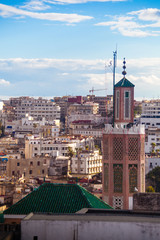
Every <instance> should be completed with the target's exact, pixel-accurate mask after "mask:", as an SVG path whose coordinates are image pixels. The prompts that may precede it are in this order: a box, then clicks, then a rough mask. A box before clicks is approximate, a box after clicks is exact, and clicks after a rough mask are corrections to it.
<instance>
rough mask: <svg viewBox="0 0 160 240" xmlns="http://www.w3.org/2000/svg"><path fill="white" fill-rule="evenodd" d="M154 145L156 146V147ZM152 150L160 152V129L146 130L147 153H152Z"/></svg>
mask: <svg viewBox="0 0 160 240" xmlns="http://www.w3.org/2000/svg"><path fill="white" fill-rule="evenodd" d="M152 143H154V144H155V146H154V147H152ZM152 150H154V151H155V152H156V151H159V152H160V129H159V128H156V127H152V128H151V127H149V128H148V129H147V130H146V139H145V153H151V152H152Z"/></svg>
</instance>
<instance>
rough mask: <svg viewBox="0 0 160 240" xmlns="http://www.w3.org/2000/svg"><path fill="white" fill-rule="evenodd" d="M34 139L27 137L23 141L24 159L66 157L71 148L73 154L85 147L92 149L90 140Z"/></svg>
mask: <svg viewBox="0 0 160 240" xmlns="http://www.w3.org/2000/svg"><path fill="white" fill-rule="evenodd" d="M64 139H66V140H62V139H61V137H58V138H50V139H49V138H46V139H44V138H34V136H28V139H26V141H25V158H32V157H36V156H47V155H48V156H68V149H69V148H71V149H72V150H73V152H75V151H76V148H82V149H85V146H86V145H87V146H89V148H90V149H91V148H93V146H92V145H93V139H92V138H88V139H86V138H79V139H78V138H77V139H76V138H73V137H71V138H67V137H66V138H64Z"/></svg>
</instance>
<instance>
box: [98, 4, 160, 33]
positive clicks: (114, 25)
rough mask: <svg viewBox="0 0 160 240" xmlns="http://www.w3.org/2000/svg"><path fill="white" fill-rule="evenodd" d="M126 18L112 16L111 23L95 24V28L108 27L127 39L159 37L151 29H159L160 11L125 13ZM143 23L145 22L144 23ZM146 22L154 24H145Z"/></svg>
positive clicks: (149, 9)
mask: <svg viewBox="0 0 160 240" xmlns="http://www.w3.org/2000/svg"><path fill="white" fill-rule="evenodd" d="M126 15H128V16H113V21H106V22H100V23H97V24H96V25H97V26H109V27H110V29H111V30H117V31H118V32H120V33H121V34H122V35H123V36H127V37H147V36H159V35H160V32H159V31H154V30H153V28H157V27H160V10H159V9H153V8H148V9H144V10H139V11H132V12H129V13H127V14H126ZM144 21H145V22H144ZM146 21H151V22H153V21H154V22H155V23H150V24H148V23H147V24H146Z"/></svg>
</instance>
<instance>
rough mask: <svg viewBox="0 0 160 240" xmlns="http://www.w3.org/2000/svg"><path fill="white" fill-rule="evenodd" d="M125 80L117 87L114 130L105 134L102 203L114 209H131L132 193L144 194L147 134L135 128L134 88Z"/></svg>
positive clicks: (108, 125)
mask: <svg viewBox="0 0 160 240" xmlns="http://www.w3.org/2000/svg"><path fill="white" fill-rule="evenodd" d="M122 74H123V78H122V79H121V80H120V81H119V82H118V83H116V84H115V86H114V100H115V101H114V104H115V106H114V114H115V116H114V127H112V125H110V124H106V126H105V131H104V134H103V141H102V143H103V200H104V201H106V202H107V203H108V204H109V205H111V206H113V207H114V208H115V209H132V207H133V194H134V192H135V190H137V189H138V192H144V191H145V172H144V171H145V152H144V143H145V131H144V126H143V125H138V126H135V125H133V120H134V113H133V110H134V109H133V108H134V85H133V84H132V83H131V82H130V81H129V80H127V79H126V61H125V59H124V61H123V72H122Z"/></svg>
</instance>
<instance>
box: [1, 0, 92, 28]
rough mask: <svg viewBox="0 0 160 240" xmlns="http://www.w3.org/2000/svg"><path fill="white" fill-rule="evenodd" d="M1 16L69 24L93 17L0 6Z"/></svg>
mask: <svg viewBox="0 0 160 240" xmlns="http://www.w3.org/2000/svg"><path fill="white" fill-rule="evenodd" d="M0 16H1V17H4V18H5V17H14V16H16V17H17V16H24V17H31V18H35V19H41V20H49V21H60V22H67V23H78V22H81V21H84V20H90V19H92V18H93V17H91V16H84V15H78V14H64V13H39V12H31V11H26V10H22V9H19V8H15V7H11V6H8V5H4V4H0Z"/></svg>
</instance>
